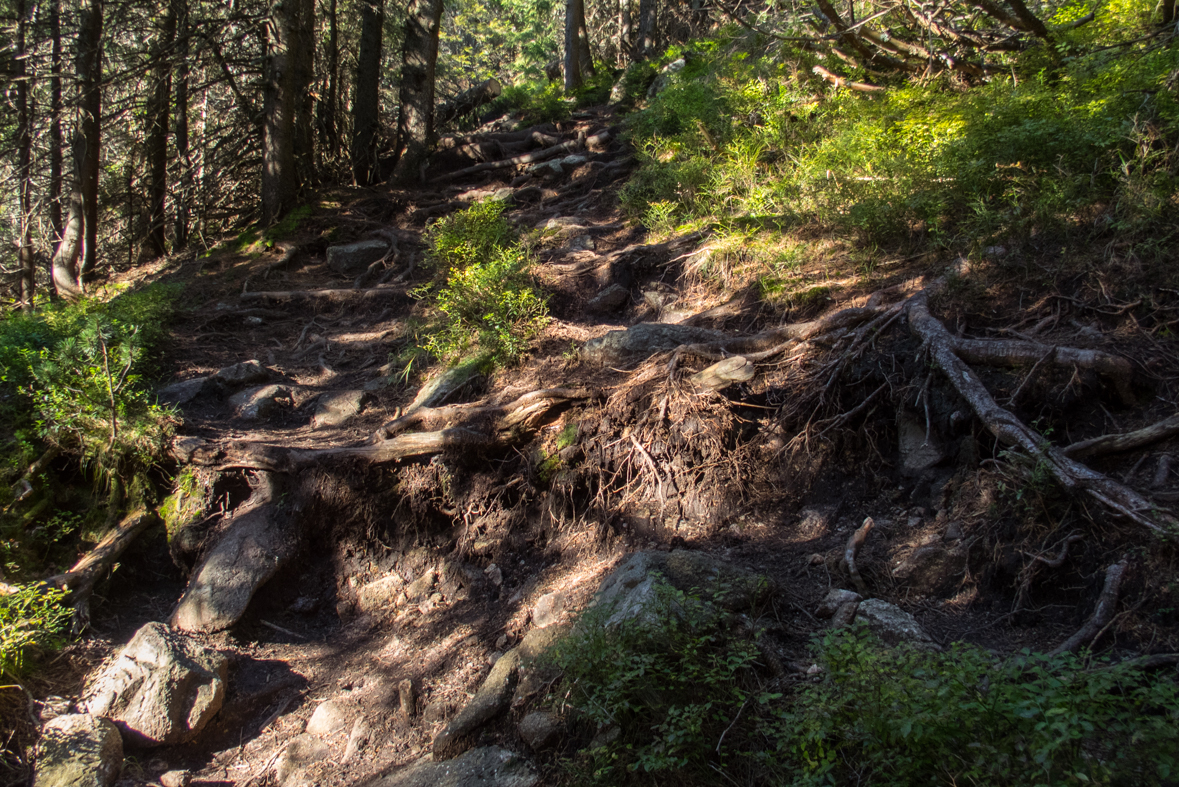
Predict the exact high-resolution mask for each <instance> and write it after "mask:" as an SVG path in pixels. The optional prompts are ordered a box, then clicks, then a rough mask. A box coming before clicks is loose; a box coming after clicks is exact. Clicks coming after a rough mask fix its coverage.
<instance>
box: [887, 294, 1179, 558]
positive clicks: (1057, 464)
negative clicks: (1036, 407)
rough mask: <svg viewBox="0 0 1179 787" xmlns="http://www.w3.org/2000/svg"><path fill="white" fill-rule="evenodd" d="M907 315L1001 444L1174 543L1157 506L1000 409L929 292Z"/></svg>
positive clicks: (1173, 526) (1171, 527)
mask: <svg viewBox="0 0 1179 787" xmlns="http://www.w3.org/2000/svg"><path fill="white" fill-rule="evenodd" d="M908 313H909V326H910V328H911V330H912V331H913V332H914V333H915V334H916V335H917V336H918V337H919V338H920V339H921V340H922V342H923V343H924V344H925V346H926V347H928V349H929V352H930V354H931V356H932V358H933V360H934V362H935V363H936V364H937V366H938V367H939V368H940V369H941V371H942V373H943V374H945V375H946V376H947V377H948V378H949V380H950V383H951V384H952V385H953V386H954V388H955V390H957V391H958V394H959V395H960V396H962V398H963V399H965V400H966V401H967V402H968V403H969V404H970V406H971V409H973V410H974V413H975V415H976V416H978V418H979V420H981V421H982V422H983V424H984V425H985V426H986V427H987V429H988V430H990V432H991V434H993V435H995V437H996V438H998V440H999V442H1000V443H1003V444H1004V445H1010V446H1015V447H1017V448H1018V449H1020V450H1021V451H1023V452H1024V453H1026V454H1027V455H1028V456H1029V457H1030V458H1031V459H1032V460H1033V461H1035V462H1038V463H1043V465H1044V466H1045V467H1046V468H1047V469H1048V471H1049V472H1050V473H1051V474H1052V477H1053V478H1055V479H1056V481H1057V483H1059V484H1060V485H1061V486H1063V487H1064V488H1065V489H1067V490H1069V491H1070V492H1084V493H1086V494H1088V495H1090V496H1091V497H1093V498H1095V499H1096V500H1098V501H1099V502H1100V503H1101V504H1102V505H1104V506H1106V507H1107V508H1109V509H1110V510H1111V511H1113V512H1115V513H1117V514H1120V515H1122V516H1125V517H1127V518H1129V519H1130V520H1132V521H1134V522H1137V523H1138V524H1140V525H1143V526H1145V527H1148V528H1150V529H1151V530H1153V531H1155V532H1156V533H1158V534H1160V535H1162V536H1164V537H1167V538H1173V537H1174V536H1175V535H1176V533H1177V532H1179V522H1177V521H1176V520H1175V518H1174V517H1173V516H1171V515H1170V514H1169V513H1167V512H1164V511H1159V510H1158V507H1157V506H1155V505H1154V504H1153V503H1151V502H1150V501H1149V500H1147V499H1146V498H1144V497H1142V495H1140V494H1138V493H1137V492H1135V491H1134V490H1133V489H1130V488H1129V487H1127V486H1125V485H1124V484H1120V483H1118V482H1117V481H1114V480H1113V479H1111V478H1109V477H1107V476H1105V475H1103V474H1101V473H1098V472H1097V471H1095V470H1092V469H1091V468H1089V467H1087V466H1085V465H1083V464H1081V463H1080V462H1077V461H1075V460H1073V459H1072V458H1070V457H1068V456H1066V455H1065V454H1064V452H1063V451H1061V449H1059V448H1057V447H1055V446H1053V445H1052V444H1051V443H1049V442H1048V441H1047V440H1045V439H1044V438H1043V436H1041V435H1040V434H1038V433H1037V432H1035V431H1033V430H1032V429H1030V428H1028V426H1027V425H1026V424H1024V423H1023V422H1022V421H1020V420H1019V419H1018V418H1017V417H1015V415H1014V414H1012V413H1011V412H1009V411H1008V410H1005V409H1004V408H1002V407H1000V406H999V405H998V404H997V403H996V402H995V400H994V398H993V397H992V396H991V394H990V392H988V391H987V389H986V386H984V385H983V383H982V381H981V380H979V378H978V375H976V374H975V373H974V370H973V369H971V368H970V367H969V366H968V365H967V364H966V363H965V362H963V360H962V359H961V358H959V357H958V355H957V354H956V353H955V352H954V346H955V341H954V338H953V336H951V335H950V333H949V331H947V330H946V327H945V326H944V325H942V323H941V321H940V320H938V319H936V318H935V317H933V315H932V314H930V312H929V290H922V291H921V292H919V293H917V294H916V295H914V296H913V297H912V298H910V300H909V306H908Z"/></svg>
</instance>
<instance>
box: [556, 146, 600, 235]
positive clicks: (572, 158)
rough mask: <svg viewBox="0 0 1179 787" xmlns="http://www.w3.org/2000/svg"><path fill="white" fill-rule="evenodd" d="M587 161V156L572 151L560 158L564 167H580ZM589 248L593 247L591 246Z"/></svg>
mask: <svg viewBox="0 0 1179 787" xmlns="http://www.w3.org/2000/svg"><path fill="white" fill-rule="evenodd" d="M587 161H589V159H588V158H586V157H585V156H579V155H577V154H576V153H573V154H571V155H568V156H566V157H565V158H563V159H561V163H562V164H564V165H565V166H566V167H580V166H581V165H582V164H584V163H586V162H587ZM590 248H593V247H592V246H591V247H590Z"/></svg>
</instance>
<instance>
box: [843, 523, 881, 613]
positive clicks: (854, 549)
mask: <svg viewBox="0 0 1179 787" xmlns="http://www.w3.org/2000/svg"><path fill="white" fill-rule="evenodd" d="M875 525H876V522H875V521H874V520H873V519H872V517H868V518H867V519H865V520H864V524H862V525H860V526H859V528H857V529H856V532H854V533H852V535H851V538H849V539H848V540H847V547H846V548H844V550H843V564H844V565H845V566H847V573H848V574H849V575H850V576H851V580H852V584H853V585H855V586H856V590H858V591H860V595H862V596H867V595H868V586H867V585H866V584H864V578H863V577H861V576H860V570H859V568H857V566H856V553H858V552H859V551H860V547H861V546H863V545H864V540H865V539H866V538H868V534H869V533H870V532H872V528H873V527H874V526H875Z"/></svg>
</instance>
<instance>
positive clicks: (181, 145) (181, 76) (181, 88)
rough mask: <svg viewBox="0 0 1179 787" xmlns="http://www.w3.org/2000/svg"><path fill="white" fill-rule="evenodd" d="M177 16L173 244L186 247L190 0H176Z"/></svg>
mask: <svg viewBox="0 0 1179 787" xmlns="http://www.w3.org/2000/svg"><path fill="white" fill-rule="evenodd" d="M173 7H174V9H175V15H176V29H177V39H176V101H175V107H174V108H173V120H172V126H173V130H172V139H173V140H174V142H175V145H176V159H177V162H178V167H179V171H178V172H177V174H176V194H175V196H174V197H173V206H174V209H175V211H176V223H175V225H174V228H173V231H172V232H173V238H172V246H173V248H176V249H183V248H184V247H185V246H187V245H188V222H189V213H190V212H191V210H192V198H193V191H192V190H193V179H192V153H191V151H190V150H189V146H188V76H189V65H188V37H189V35H190V34H191V31H190V29H189V26H188V0H173Z"/></svg>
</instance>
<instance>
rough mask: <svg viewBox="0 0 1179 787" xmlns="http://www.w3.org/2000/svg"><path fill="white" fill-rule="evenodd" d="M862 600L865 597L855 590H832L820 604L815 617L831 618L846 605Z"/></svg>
mask: <svg viewBox="0 0 1179 787" xmlns="http://www.w3.org/2000/svg"><path fill="white" fill-rule="evenodd" d="M862 599H863V596H861V595H860V594H859V593H857V592H855V591H854V590H843V589H841V588H832V589H831V590H830V591H828V593H827V595H826V597H825V598H824V599H823V600H822V601H820V602H819V608H818V609H816V610H815V615H817V616H818V617H820V618H829V617H831V616H832V615H834V614H835V613H836V612H837V611H839V608H840V607H842V606H843V605H844V604H848V603H852V602H857V601H860V600H862Z"/></svg>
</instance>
